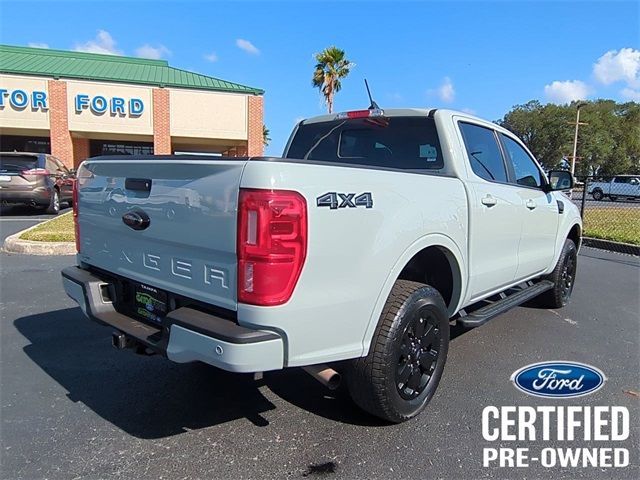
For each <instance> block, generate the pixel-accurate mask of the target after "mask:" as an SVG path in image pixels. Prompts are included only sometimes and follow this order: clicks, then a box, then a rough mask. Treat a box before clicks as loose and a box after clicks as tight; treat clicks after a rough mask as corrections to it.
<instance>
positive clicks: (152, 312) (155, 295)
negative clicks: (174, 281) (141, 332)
mask: <svg viewBox="0 0 640 480" xmlns="http://www.w3.org/2000/svg"><path fill="white" fill-rule="evenodd" d="M135 293H136V297H135V302H134V308H135V311H136V313H137V314H138V315H140V316H141V317H143V318H146V319H147V320H151V321H152V322H156V323H162V319H163V318H164V316H165V315H166V314H167V292H163V291H162V290H158V289H157V288H154V287H149V286H148V285H143V284H142V283H140V284H138V285H136V287H135Z"/></svg>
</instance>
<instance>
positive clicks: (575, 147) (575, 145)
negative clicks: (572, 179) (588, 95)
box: [571, 102, 587, 176]
mask: <svg viewBox="0 0 640 480" xmlns="http://www.w3.org/2000/svg"><path fill="white" fill-rule="evenodd" d="M585 105H587V102H578V103H577V104H576V133H575V135H574V137H573V155H572V156H571V175H572V176H573V175H574V173H575V171H576V155H577V153H578V127H579V126H580V125H587V124H586V123H584V122H583V123H580V109H581V108H582V107H584V106H585Z"/></svg>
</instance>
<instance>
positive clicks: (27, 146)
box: [0, 135, 51, 153]
mask: <svg viewBox="0 0 640 480" xmlns="http://www.w3.org/2000/svg"><path fill="white" fill-rule="evenodd" d="M0 151H2V152H32V153H51V140H49V139H48V138H47V137H23V136H19V135H1V136H0Z"/></svg>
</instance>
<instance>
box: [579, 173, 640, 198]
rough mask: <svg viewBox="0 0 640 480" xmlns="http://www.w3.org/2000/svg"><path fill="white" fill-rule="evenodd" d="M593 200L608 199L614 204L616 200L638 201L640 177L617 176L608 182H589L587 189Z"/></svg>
mask: <svg viewBox="0 0 640 480" xmlns="http://www.w3.org/2000/svg"><path fill="white" fill-rule="evenodd" d="M587 193H589V194H590V195H591V196H592V197H593V199H594V200H602V199H603V198H605V197H609V200H611V201H612V202H615V201H616V200H618V198H623V199H636V200H637V199H640V176H638V175H617V176H615V177H613V178H612V179H611V180H609V181H608V182H591V183H589V187H588V189H587Z"/></svg>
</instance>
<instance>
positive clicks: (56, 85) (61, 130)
mask: <svg viewBox="0 0 640 480" xmlns="http://www.w3.org/2000/svg"><path fill="white" fill-rule="evenodd" d="M48 83H49V85H48V88H49V129H50V136H51V154H52V155H53V156H55V157H58V158H59V159H60V160H62V162H63V163H64V164H65V165H66V166H67V167H69V168H72V167H73V159H74V154H73V142H72V140H71V134H70V133H69V119H68V116H67V82H63V81H61V80H49V81H48Z"/></svg>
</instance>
